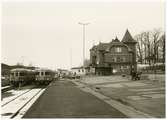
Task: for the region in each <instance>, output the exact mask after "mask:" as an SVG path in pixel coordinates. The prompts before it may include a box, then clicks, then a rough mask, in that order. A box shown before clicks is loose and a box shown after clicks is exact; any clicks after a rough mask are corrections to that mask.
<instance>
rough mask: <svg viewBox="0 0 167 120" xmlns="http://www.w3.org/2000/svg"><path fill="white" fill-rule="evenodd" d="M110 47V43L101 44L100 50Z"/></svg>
mask: <svg viewBox="0 0 167 120" xmlns="http://www.w3.org/2000/svg"><path fill="white" fill-rule="evenodd" d="M108 46H109V43H100V44H99V45H98V48H97V49H98V50H105V49H106V48H107V47H108Z"/></svg>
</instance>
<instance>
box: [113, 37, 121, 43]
mask: <svg viewBox="0 0 167 120" xmlns="http://www.w3.org/2000/svg"><path fill="white" fill-rule="evenodd" d="M112 42H120V41H119V40H118V38H117V37H116V38H115V39H113V40H112Z"/></svg>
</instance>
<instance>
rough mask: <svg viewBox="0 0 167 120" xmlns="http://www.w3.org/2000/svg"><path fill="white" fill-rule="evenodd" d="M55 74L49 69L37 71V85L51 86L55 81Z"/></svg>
mask: <svg viewBox="0 0 167 120" xmlns="http://www.w3.org/2000/svg"><path fill="white" fill-rule="evenodd" d="M55 79H56V78H55V72H53V71H52V70H49V69H38V70H35V83H36V84H49V83H50V82H51V81H53V80H55Z"/></svg>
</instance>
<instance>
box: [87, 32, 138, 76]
mask: <svg viewBox="0 0 167 120" xmlns="http://www.w3.org/2000/svg"><path fill="white" fill-rule="evenodd" d="M136 43H137V42H136V41H135V40H134V39H133V38H132V36H131V34H130V33H129V31H128V30H127V31H126V33H125V35H124V37H123V39H122V41H120V40H118V39H117V37H116V38H115V39H113V40H112V41H111V42H110V43H99V44H98V45H96V46H93V47H92V48H91V49H90V66H91V67H92V68H94V69H95V74H98V75H111V74H122V73H126V74H129V73H130V72H131V70H132V69H134V70H137V62H136Z"/></svg>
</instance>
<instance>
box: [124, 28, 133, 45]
mask: <svg viewBox="0 0 167 120" xmlns="http://www.w3.org/2000/svg"><path fill="white" fill-rule="evenodd" d="M122 42H124V43H136V41H135V40H134V39H133V38H132V36H131V34H130V33H129V31H128V29H127V30H126V33H125V35H124V37H123V39H122Z"/></svg>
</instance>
